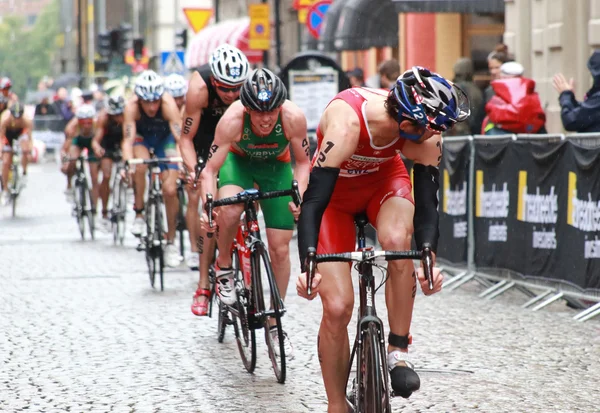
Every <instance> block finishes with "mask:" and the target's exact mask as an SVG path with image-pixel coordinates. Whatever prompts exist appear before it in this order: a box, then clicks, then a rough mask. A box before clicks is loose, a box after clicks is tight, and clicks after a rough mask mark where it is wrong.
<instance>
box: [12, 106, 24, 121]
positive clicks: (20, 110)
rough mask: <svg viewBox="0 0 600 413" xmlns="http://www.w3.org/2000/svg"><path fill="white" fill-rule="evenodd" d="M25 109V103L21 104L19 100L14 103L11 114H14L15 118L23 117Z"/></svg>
mask: <svg viewBox="0 0 600 413" xmlns="http://www.w3.org/2000/svg"><path fill="white" fill-rule="evenodd" d="M24 111H25V109H24V108H23V105H21V104H20V103H19V102H15V103H13V104H12V105H11V107H10V114H11V115H13V117H14V118H15V119H19V118H21V117H22V116H23V112H24Z"/></svg>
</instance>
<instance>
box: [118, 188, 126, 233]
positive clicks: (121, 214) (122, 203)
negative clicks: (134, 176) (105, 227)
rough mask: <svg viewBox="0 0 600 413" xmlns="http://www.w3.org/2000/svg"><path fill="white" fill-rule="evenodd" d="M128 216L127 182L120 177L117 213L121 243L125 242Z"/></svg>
mask: <svg viewBox="0 0 600 413" xmlns="http://www.w3.org/2000/svg"><path fill="white" fill-rule="evenodd" d="M126 216H127V184H126V183H125V181H124V180H122V179H119V210H118V214H117V233H118V240H119V244H121V245H123V243H124V242H125V218H126Z"/></svg>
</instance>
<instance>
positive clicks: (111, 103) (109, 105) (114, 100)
mask: <svg viewBox="0 0 600 413" xmlns="http://www.w3.org/2000/svg"><path fill="white" fill-rule="evenodd" d="M104 107H105V108H106V111H107V112H108V114H109V115H113V116H116V115H120V114H122V113H123V111H124V110H125V99H123V96H118V97H110V96H107V97H106V99H105V101H104Z"/></svg>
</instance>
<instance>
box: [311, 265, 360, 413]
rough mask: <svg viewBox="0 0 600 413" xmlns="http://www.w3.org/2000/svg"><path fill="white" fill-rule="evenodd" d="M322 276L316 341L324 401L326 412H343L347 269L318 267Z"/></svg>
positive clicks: (350, 300)
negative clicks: (325, 394)
mask: <svg viewBox="0 0 600 413" xmlns="http://www.w3.org/2000/svg"><path fill="white" fill-rule="evenodd" d="M318 271H319V273H321V275H322V276H323V278H322V281H321V284H320V286H319V291H320V293H319V295H320V296H321V301H322V303H323V317H322V319H321V326H320V328H319V337H318V339H317V345H318V352H319V362H320V363H321V373H322V374H323V383H324V384H325V392H326V393H327V400H328V408H327V412H328V413H338V412H339V413H346V412H347V411H348V405H347V401H346V378H347V376H348V363H349V361H350V344H349V341H348V323H349V322H350V319H351V318H352V311H353V309H354V289H353V288H352V278H351V277H350V266H349V265H348V264H346V263H325V264H319V267H318Z"/></svg>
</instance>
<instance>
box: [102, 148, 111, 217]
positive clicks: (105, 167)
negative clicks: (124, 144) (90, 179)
mask: <svg viewBox="0 0 600 413" xmlns="http://www.w3.org/2000/svg"><path fill="white" fill-rule="evenodd" d="M112 165H113V161H112V159H110V158H102V160H101V161H100V169H101V170H102V182H101V183H100V189H99V193H100V199H101V200H102V218H107V217H108V197H109V196H110V176H111V174H112Z"/></svg>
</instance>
